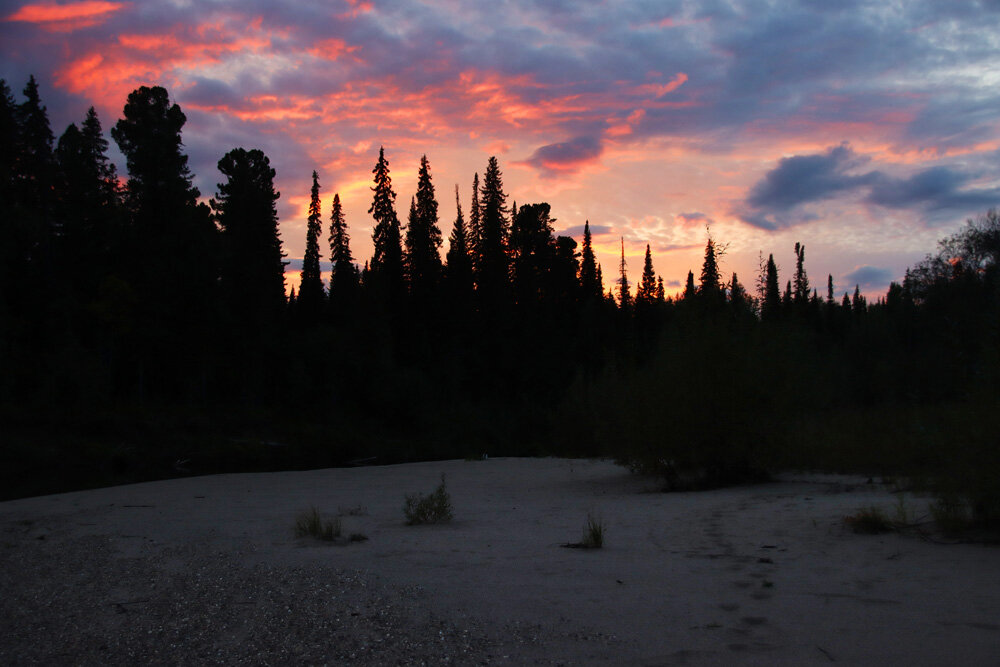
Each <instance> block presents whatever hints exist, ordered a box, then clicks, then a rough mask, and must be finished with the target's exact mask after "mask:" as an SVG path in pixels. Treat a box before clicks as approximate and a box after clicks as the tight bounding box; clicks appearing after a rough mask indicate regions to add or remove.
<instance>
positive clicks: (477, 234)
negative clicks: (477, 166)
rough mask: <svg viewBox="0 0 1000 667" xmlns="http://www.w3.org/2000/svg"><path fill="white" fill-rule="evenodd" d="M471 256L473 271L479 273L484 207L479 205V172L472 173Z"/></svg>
mask: <svg viewBox="0 0 1000 667" xmlns="http://www.w3.org/2000/svg"><path fill="white" fill-rule="evenodd" d="M468 236H469V241H468V245H469V258H470V259H471V261H472V271H473V273H474V274H477V275H478V273H479V253H480V250H481V249H482V246H481V244H482V238H483V225H482V209H481V208H480V206H479V172H478V171H477V172H476V173H475V174H473V175H472V203H471V204H470V205H469V234H468Z"/></svg>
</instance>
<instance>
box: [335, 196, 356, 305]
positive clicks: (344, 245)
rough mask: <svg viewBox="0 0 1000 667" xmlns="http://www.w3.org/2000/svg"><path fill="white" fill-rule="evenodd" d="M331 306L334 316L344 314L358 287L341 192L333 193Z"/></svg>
mask: <svg viewBox="0 0 1000 667" xmlns="http://www.w3.org/2000/svg"><path fill="white" fill-rule="evenodd" d="M330 261H331V262H332V264H333V267H332V269H331V272H330V307H331V309H332V310H333V311H334V318H335V319H339V318H340V316H342V315H343V312H341V311H342V309H343V307H344V306H345V305H346V304H347V303H350V301H351V299H352V298H353V297H354V295H355V293H356V292H357V288H358V270H357V268H355V266H354V256H353V255H352V254H351V237H350V235H349V234H348V233H347V222H346V221H345V220H344V209H343V207H342V205H341V203H340V193H336V194H334V195H333V205H332V207H331V210H330Z"/></svg>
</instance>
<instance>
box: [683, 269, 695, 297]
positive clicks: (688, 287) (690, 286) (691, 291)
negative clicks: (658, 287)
mask: <svg viewBox="0 0 1000 667" xmlns="http://www.w3.org/2000/svg"><path fill="white" fill-rule="evenodd" d="M696 293H697V292H696V291H695V288H694V272H693V271H688V277H687V282H685V283H684V300H685V301H692V300H693V299H694V297H695V294H696Z"/></svg>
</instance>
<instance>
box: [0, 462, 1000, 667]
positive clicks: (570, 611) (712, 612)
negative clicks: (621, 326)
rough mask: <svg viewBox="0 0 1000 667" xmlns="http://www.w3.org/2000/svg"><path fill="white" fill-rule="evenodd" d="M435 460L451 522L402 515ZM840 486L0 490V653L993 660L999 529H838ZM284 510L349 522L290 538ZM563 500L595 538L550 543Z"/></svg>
mask: <svg viewBox="0 0 1000 667" xmlns="http://www.w3.org/2000/svg"><path fill="white" fill-rule="evenodd" d="M442 473H444V474H446V475H447V484H448V489H449V491H450V493H451V497H452V503H453V505H454V510H455V519H454V520H453V521H452V522H451V523H450V524H445V525H431V526H406V525H404V521H403V512H402V506H403V497H404V495H405V494H406V493H413V492H429V491H431V490H432V489H433V488H434V487H435V486H436V484H437V483H438V481H439V478H440V476H441V474H442ZM864 482H865V480H857V479H851V478H845V477H832V476H819V475H812V476H809V475H799V476H789V477H787V478H784V479H782V480H780V481H777V482H774V483H769V484H764V485H757V486H748V487H739V488H731V489H722V490H716V491H708V492H698V493H674V494H664V493H659V492H657V491H656V484H655V481H652V480H649V479H645V478H642V477H637V476H633V475H631V474H629V473H628V472H627V471H626V470H624V469H623V468H620V467H618V466H615V465H613V464H612V463H609V462H603V461H581V460H565V459H489V460H485V461H444V462H431V463H419V464H409V465H399V466H385V467H371V468H356V469H334V470H317V471H310V472H287V473H269V474H238V475H219V476H212V477H196V478H188V479H179V480H171V481H165V482H154V483H147V484H136V485H130V486H122V487H115V488H108V489H100V490H94V491H87V492H79V493H68V494H60V495H53V496H44V497H38V498H29V499H23V500H16V501H10V502H5V503H0V529H2V533H0V565H2V568H3V569H2V578H0V584H2V589H0V594H2V595H0V597H2V602H0V612H2V616H0V631H2V634H0V663H3V664H22V663H23V664H28V663H40V664H52V663H56V664H59V663H62V664H68V663H83V664H98V663H101V664H108V663H111V664H127V663H131V662H158V663H168V664H170V663H174V664H190V663H192V662H224V663H233V662H253V663H262V664H281V663H284V662H289V661H291V662H298V663H333V664H338V663H361V664H420V663H426V664H443V663H457V664H531V663H535V664H595V663H596V664H601V663H615V664H638V665H670V664H688V665H716V664H718V665H732V664H759V665H807V664H827V663H831V662H836V663H841V664H856V665H887V664H889V665H945V664H948V665H958V664H962V665H994V664H998V663H1000V548H996V547H985V546H979V545H973V544H958V545H943V544H936V543H931V542H927V541H924V540H922V539H920V538H919V537H915V536H900V535H895V534H890V535H881V536H868V535H856V534H853V533H851V532H850V531H849V530H847V529H846V528H845V527H844V526H843V523H842V519H843V517H844V516H845V515H847V514H851V513H853V512H855V511H857V510H858V509H859V508H861V507H866V506H870V505H877V506H881V507H883V508H885V509H886V510H887V511H889V512H890V513H891V512H892V511H893V508H894V506H895V503H896V501H897V496H895V495H893V494H891V493H890V492H889V491H888V490H886V489H885V488H884V487H882V486H880V485H878V484H865V483H864ZM926 502H927V501H926V500H921V499H917V498H913V497H912V496H911V497H908V498H907V505H908V509H909V510H910V511H913V512H915V513H917V514H921V513H924V510H925V508H926ZM310 505H313V506H316V507H317V508H319V509H320V510H321V511H322V512H324V513H326V514H328V515H331V516H332V515H335V514H337V513H338V512H340V513H342V514H344V516H343V518H342V522H343V527H344V531H345V533H355V532H357V533H363V534H365V535H366V536H367V537H368V538H369V539H368V540H367V541H365V542H360V543H354V544H349V545H342V546H337V545H330V544H326V543H321V542H319V541H315V540H310V539H300V538H296V537H294V535H293V532H292V526H293V523H294V520H295V517H296V514H297V513H298V512H299V511H300V510H302V509H304V508H307V507H309V506H310ZM588 512H593V513H595V514H597V515H599V516H600V517H601V518H602V519H603V521H604V523H605V525H606V527H607V534H606V542H605V546H604V548H603V549H595V550H583V549H566V548H561V546H560V545H561V544H563V543H567V542H575V541H578V540H579V539H580V537H581V533H582V530H583V526H584V523H585V521H586V517H587V514H588Z"/></svg>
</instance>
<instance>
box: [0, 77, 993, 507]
mask: <svg viewBox="0 0 1000 667" xmlns="http://www.w3.org/2000/svg"><path fill="white" fill-rule="evenodd" d="M184 123H185V116H184V114H183V112H182V111H181V109H180V107H178V106H177V105H176V104H171V102H170V100H169V98H168V94H167V91H166V90H164V89H163V88H160V87H142V88H139V89H137V90H135V91H134V92H132V93H131V94H130V95H129V97H128V100H127V102H126V104H125V107H124V110H123V117H122V118H121V119H120V120H118V121H117V123H116V124H115V125H114V127H113V128H111V132H110V133H111V137H112V139H113V140H114V141H115V142H116V143H117V145H118V147H119V149H120V150H121V152H122V154H123V155H124V156H125V159H126V163H127V168H128V179H127V181H125V182H124V183H123V182H122V181H121V180H120V179H119V176H118V174H117V173H116V170H115V167H114V164H113V163H112V162H111V161H110V160H109V159H108V156H107V149H108V141H107V140H106V139H105V138H104V134H103V131H102V127H101V124H100V121H99V120H98V117H97V114H96V112H95V111H94V109H93V108H91V109H90V110H89V111H88V113H87V115H86V118H85V119H84V120H83V121H82V122H81V124H80V126H79V127H78V126H77V125H75V124H73V125H70V126H69V127H68V128H66V130H65V131H64V132H63V134H62V135H61V136H60V137H59V139H58V140H56V139H55V138H54V135H53V134H52V132H51V130H50V127H49V122H48V118H47V114H46V109H45V107H44V106H43V105H42V103H41V100H40V96H39V93H38V86H37V83H36V82H35V80H34V78H31V79H30V80H29V81H28V84H27V86H26V87H25V89H24V92H23V101H21V102H18V101H17V100H15V98H14V97H13V95H12V94H11V91H10V90H9V88H8V87H7V85H6V83H2V82H0V144H2V145H0V170H2V172H0V188H2V192H0V196H2V203H0V209H2V210H3V211H4V212H5V213H4V215H3V216H2V225H3V227H2V229H0V238H2V239H3V244H2V246H0V247H2V250H0V251H2V253H3V256H2V258H0V259H2V262H0V266H2V275H0V364H2V367H3V372H2V373H0V398H2V402H3V405H4V406H5V407H4V412H3V417H4V419H5V421H7V422H8V423H9V424H14V425H15V426H18V425H19V427H20V428H22V429H26V430H30V428H32V427H39V426H40V424H43V423H44V424H52V423H62V424H66V425H67V428H75V429H79V428H81V426H80V425H81V424H87V425H88V426H87V427H86V429H84V430H87V429H89V430H87V433H89V434H90V435H88V438H90V441H94V440H101V441H102V442H104V441H108V440H117V441H118V442H123V441H124V442H127V443H133V444H129V445H122V446H124V447H125V450H126V451H127V452H132V454H126V455H121V456H119V455H118V454H110V455H109V454H107V452H106V449H102V448H101V447H98V451H99V452H102V453H101V454H99V457H100V456H110V457H111V459H112V460H113V461H117V463H115V464H114V465H116V466H118V467H119V468H122V467H124V468H128V467H129V466H135V465H138V464H136V462H135V458H136V455H135V454H134V452H135V451H136V450H135V447H140V445H135V444H134V443H135V442H137V441H138V440H140V439H142V438H146V439H150V438H151V439H152V440H155V441H157V442H161V443H162V442H164V441H165V440H166V437H165V436H163V435H162V434H163V433H169V434H173V435H172V436H171V437H173V436H176V435H177V434H181V435H180V436H178V441H179V442H183V443H188V444H184V445H169V444H164V451H163V452H162V453H161V454H157V455H156V456H159V459H162V462H166V461H168V460H173V459H174V458H175V457H176V458H178V459H179V458H180V457H186V458H185V459H184V460H188V459H190V460H193V461H195V463H194V464H192V465H193V466H194V467H195V468H196V469H197V470H199V471H208V470H211V469H221V468H226V467H227V466H228V467H232V466H237V467H247V466H251V467H252V466H261V467H267V466H269V465H283V466H288V465H324V464H342V463H347V462H350V461H352V460H357V459H367V458H370V457H378V460H381V461H389V460H409V459H415V458H430V457H443V456H455V455H479V454H481V453H484V452H489V453H491V454H492V453H509V454H537V453H570V454H591V455H611V456H616V457H619V458H620V459H622V460H624V461H627V462H629V463H630V464H632V465H634V466H636V467H639V468H644V469H649V470H656V471H658V472H660V473H662V474H663V475H665V477H666V478H667V480H668V482H669V483H670V484H671V485H674V486H678V487H679V486H684V485H709V484H715V483H725V482H730V481H737V480H741V479H746V478H748V477H753V476H754V475H756V474H759V473H762V472H763V471H766V470H769V469H773V468H775V467H781V466H786V465H799V466H803V465H804V466H812V465H819V466H825V467H838V466H839V467H849V468H865V469H883V468H884V469H886V470H888V469H891V468H893V467H896V468H901V467H903V468H905V467H907V466H910V467H912V468H913V469H914V470H925V469H930V467H932V466H933V465H942V461H944V460H946V459H948V455H947V454H945V453H944V452H947V451H948V450H947V447H945V446H943V445H942V447H939V448H938V449H937V450H935V449H934V447H931V446H930V445H922V444H920V443H919V442H918V441H920V439H921V437H924V436H921V435H920V433H924V434H925V435H926V434H931V435H934V434H937V435H940V436H941V437H945V434H944V433H943V432H941V433H939V432H938V430H935V427H929V426H928V425H927V421H928V420H931V419H933V415H934V414H935V411H938V412H940V411H942V410H950V411H952V412H950V413H949V414H952V413H954V414H966V415H967V417H968V418H967V419H966V420H965V421H966V422H967V423H969V424H971V425H972V426H970V428H972V430H973V431H974V430H975V428H973V427H975V426H976V425H978V424H981V423H983V419H982V417H981V414H980V412H978V411H976V410H975V409H974V408H972V407H969V406H977V407H978V406H980V405H982V404H984V403H989V402H991V401H992V402H995V401H996V398H997V396H998V392H997V389H998V387H1000V385H998V379H1000V372H998V371H1000V344H998V341H1000V335H998V330H997V327H998V322H997V314H998V312H1000V308H998V305H1000V304H998V294H1000V291H998V283H997V280H998V278H997V259H998V252H1000V242H998V238H1000V223H998V216H997V214H996V213H995V212H992V211H991V212H990V213H988V214H987V215H986V216H985V217H983V218H982V219H980V220H978V221H976V222H970V224H969V226H968V227H967V228H966V229H965V230H964V231H963V232H962V233H960V234H958V235H956V236H954V237H952V238H949V239H947V240H945V241H943V242H942V244H941V248H940V251H939V252H938V253H937V254H936V255H933V256H929V257H928V258H927V259H926V260H925V261H924V262H921V263H920V264H918V265H917V266H916V267H914V268H912V269H911V270H910V271H908V273H907V275H906V278H905V280H904V281H903V282H902V283H900V284H897V283H893V284H892V286H891V287H890V288H889V291H888V293H887V294H886V296H885V297H883V298H880V299H878V301H877V302H875V303H873V304H868V303H867V302H866V300H865V298H864V296H862V295H861V293H860V289H859V288H857V287H856V288H855V289H854V291H853V296H852V295H850V294H848V293H845V294H843V297H842V298H838V295H837V294H835V293H834V286H833V279H832V276H828V277H827V285H826V293H825V295H823V296H822V297H821V296H820V295H819V293H818V290H817V289H816V288H813V287H812V286H811V283H810V280H809V277H808V275H807V272H806V264H805V246H804V245H802V244H796V245H795V248H794V250H795V257H796V263H795V267H794V271H793V273H792V276H791V278H790V279H786V283H785V286H784V289H783V290H782V288H781V287H780V285H781V279H780V277H779V269H778V267H777V265H776V263H775V262H774V258H773V256H768V258H767V259H766V260H764V259H763V257H761V262H760V270H759V273H758V275H757V276H756V277H755V279H756V282H755V284H754V285H753V288H752V289H749V290H748V289H747V288H746V287H744V285H743V284H741V283H740V281H739V279H738V277H737V276H736V274H732V276H731V277H729V278H728V279H727V278H726V277H724V276H723V275H722V274H721V269H720V262H719V259H720V255H721V254H722V253H723V252H724V246H720V245H719V244H718V243H717V242H716V240H715V239H713V238H712V237H711V236H709V238H708V240H707V243H706V247H705V254H704V260H703V263H702V267H701V271H700V273H699V275H698V279H697V280H695V274H694V272H693V271H692V272H689V273H688V276H687V283H686V287H685V289H684V292H683V293H682V294H681V295H680V296H678V297H677V298H670V297H667V296H666V295H665V290H664V284H663V279H662V277H660V276H657V274H656V272H655V270H654V268H653V258H652V254H651V251H650V248H649V246H647V247H646V253H645V257H644V262H643V266H642V269H641V272H640V273H638V275H639V276H640V277H639V279H638V281H637V282H636V283H635V284H634V285H635V288H634V289H633V283H631V282H630V281H629V276H628V267H627V265H626V262H625V254H624V246H623V247H622V255H621V262H620V266H619V270H618V275H617V277H616V279H615V280H614V282H615V284H616V289H615V290H614V291H607V292H605V279H604V276H603V274H602V270H601V267H600V265H598V264H597V261H596V258H595V254H594V249H593V241H592V236H591V232H590V227H589V222H588V223H587V224H586V225H585V227H584V234H583V240H582V245H581V246H579V247H578V245H577V242H576V241H575V240H574V239H572V238H570V237H565V236H556V235H555V232H554V223H555V218H553V217H552V211H551V208H550V206H549V205H548V204H547V203H531V204H524V205H521V206H518V205H517V204H516V203H515V202H513V201H512V200H510V199H509V196H508V193H507V192H506V191H505V190H504V185H503V174H502V172H501V170H500V166H499V163H498V161H497V159H496V158H495V157H491V158H489V161H488V163H487V165H486V169H485V171H484V172H483V175H482V178H481V179H480V175H479V174H475V175H474V176H473V179H472V188H471V192H470V193H469V194H470V197H469V199H468V214H467V216H466V214H465V213H464V212H463V207H462V201H461V199H462V197H461V190H460V188H459V187H458V186H456V188H455V218H454V224H453V226H452V232H451V235H450V236H449V238H448V239H447V248H445V247H444V244H445V242H444V239H443V236H442V233H441V226H440V225H441V215H442V212H441V208H440V206H439V203H438V195H437V190H436V188H435V184H434V182H433V178H432V172H431V166H430V163H429V161H428V159H427V157H426V156H424V157H423V158H421V161H420V167H419V170H418V173H417V189H416V195H415V196H414V197H413V199H412V200H411V201H410V203H409V208H408V211H407V214H406V216H405V223H404V222H403V221H401V220H400V216H399V214H398V212H397V202H396V193H395V190H394V189H393V183H392V174H391V171H390V164H389V160H388V159H387V158H386V155H385V151H384V150H383V149H380V150H379V155H378V159H377V161H376V163H375V166H374V168H373V169H372V175H373V186H372V188H371V189H372V202H371V206H370V208H369V211H368V212H369V214H370V215H371V218H372V221H373V226H372V241H373V245H374V253H373V255H372V257H371V258H370V259H368V260H367V261H365V262H364V263H363V264H361V263H360V259H359V258H357V257H355V255H354V253H353V252H352V250H351V247H350V241H351V236H352V230H356V229H358V228H359V223H358V222H355V221H349V220H346V219H345V215H344V211H343V208H342V206H341V202H340V197H339V194H336V193H335V194H334V196H333V198H332V203H331V204H330V208H329V214H328V215H327V216H326V217H324V211H323V197H322V196H321V195H322V186H321V182H320V176H319V174H318V173H316V172H313V174H312V187H311V191H310V195H311V196H310V204H309V210H308V218H307V225H306V243H305V255H304V258H303V264H302V271H301V281H300V285H299V288H298V290H297V291H295V290H293V291H292V292H291V294H290V295H289V296H288V297H286V291H285V283H284V269H285V266H286V262H285V260H284V254H283V252H282V243H281V238H280V236H279V231H278V218H277V212H276V207H275V203H276V201H277V200H278V198H279V194H278V193H277V192H276V191H275V189H274V176H275V172H274V169H273V168H271V166H270V164H269V161H268V158H267V156H266V155H264V154H263V153H262V152H261V151H260V150H245V149H243V148H236V149H234V150H232V151H230V152H228V153H227V154H226V155H224V156H223V157H222V158H221V159H220V160H219V163H218V168H219V172H220V173H221V174H222V177H223V179H222V180H223V182H221V183H219V184H218V186H217V192H216V193H215V195H214V197H212V198H211V200H210V203H209V205H205V204H203V203H200V202H199V199H200V197H201V194H200V193H199V191H198V190H197V189H196V188H195V187H194V186H193V184H192V175H191V173H190V170H189V168H188V166H187V156H186V155H185V154H184V150H183V144H182V142H181V130H182V128H183V125H184ZM327 201H330V200H329V199H328V200H327ZM508 201H510V204H509V205H508ZM324 224H326V225H327V230H326V235H325V236H324V230H323V227H324ZM367 224H369V223H367V222H366V223H365V226H366V225H367ZM355 233H356V232H355ZM324 255H325V256H326V257H328V258H329V260H330V262H331V264H332V272H331V277H330V280H329V282H328V283H325V282H324V280H323V278H322V275H321V270H320V266H321V260H322V258H323V256H324ZM963 406H965V407H964V408H963ZM963 409H967V410H969V412H966V413H963V412H962V410H963ZM994 413H995V411H994ZM879 414H884V415H889V414H891V415H895V417H893V418H891V419H887V420H886V424H880V423H879V422H878V415H879ZM899 415H910V416H912V415H919V418H916V421H914V420H912V419H911V420H909V422H908V421H907V420H906V419H902V418H901V417H899ZM993 419H996V418H995V417H993ZM921 420H923V421H921ZM959 421H961V420H959ZM123 423H126V424H127V425H126V426H123V425H122V424H123ZM889 423H891V424H894V425H895V426H893V428H889V426H888V425H887V424H889ZM935 423H936V424H944V423H949V424H951V422H950V421H948V419H945V418H944V417H941V418H940V419H938V421H937V422H935ZM900 424H903V426H900ZM914 424H916V425H915V426H914ZM859 425H867V426H866V428H865V429H862V428H861V426H859ZM893 429H895V430H893ZM921 429H922V430H921ZM199 430H200V431H205V432H208V433H211V434H212V436H213V438H214V440H213V443H215V444H212V445H206V444H204V442H203V441H201V440H198V439H197V437H195V436H191V433H195V432H198V431H199ZM968 430H969V429H967V431H968ZM987 430H988V429H987ZM993 432H994V433H995V430H994V431H993ZM966 435H968V433H967V434H966ZM928 437H929V436H928ZM969 437H972V438H973V439H975V437H978V436H969ZM192 438H194V440H192ZM838 438H839V439H838ZM872 439H880V442H879V443H877V444H875V445H873V444H872ZM925 439H926V438H925ZM275 440H276V441H278V443H277V444H276V445H273V451H272V450H269V449H268V448H267V447H269V446H271V445H268V446H265V445H264V444H262V443H265V442H272V441H275ZM193 441H198V442H199V443H200V444H198V445H192V444H189V443H191V442H193ZM288 441H293V444H292V445H290V444H289V443H288ZM300 441H301V442H304V443H306V444H305V445H298V444H294V443H295V442H300ZM218 442H222V443H223V444H218ZM921 442H922V441H921ZM977 442H978V441H977ZM226 443H229V444H226ZM977 446H978V445H977ZM130 447H131V449H130ZM980 449H981V448H980ZM994 449H995V448H994ZM976 451H977V452H979V454H977V456H978V455H980V454H981V452H980V450H979V449H977V450H976ZM275 452H277V453H275ZM21 453H22V454H23V451H22V452H21ZM116 456H117V457H118V458H115V457H116ZM130 456H131V458H130ZM156 456H154V457H153V458H156ZM992 456H993V458H992V459H990V460H991V461H992V460H1000V457H998V456H996V455H992ZM987 458H989V457H987ZM159 459H158V460H159ZM970 460H971V459H970ZM248 461H249V463H248ZM164 465H165V463H164ZM161 467H162V466H161ZM997 468H998V469H1000V465H998V466H997ZM148 474H162V471H161V473H155V472H153V473H148ZM996 507H1000V504H998V505H997V506H996ZM990 511H993V510H990Z"/></svg>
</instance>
